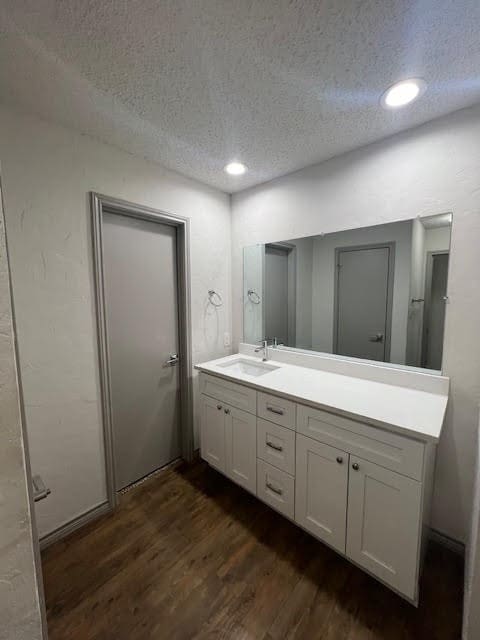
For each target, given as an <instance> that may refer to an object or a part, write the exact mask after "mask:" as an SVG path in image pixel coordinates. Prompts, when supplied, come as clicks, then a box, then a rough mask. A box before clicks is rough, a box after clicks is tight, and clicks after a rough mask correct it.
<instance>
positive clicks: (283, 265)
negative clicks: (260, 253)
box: [265, 244, 289, 344]
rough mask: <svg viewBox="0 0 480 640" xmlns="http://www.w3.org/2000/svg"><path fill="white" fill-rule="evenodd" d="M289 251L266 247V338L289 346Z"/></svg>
mask: <svg viewBox="0 0 480 640" xmlns="http://www.w3.org/2000/svg"><path fill="white" fill-rule="evenodd" d="M288 253H289V252H288V249H283V248H281V247H277V246H270V245H268V244H267V245H266V246H265V337H266V338H277V342H278V343H279V344H288Z"/></svg>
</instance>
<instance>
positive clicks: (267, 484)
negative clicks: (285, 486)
mask: <svg viewBox="0 0 480 640" xmlns="http://www.w3.org/2000/svg"><path fill="white" fill-rule="evenodd" d="M265 484H266V486H267V489H270V491H273V493H276V494H277V496H281V495H282V494H283V491H282V490H281V489H280V488H279V487H276V486H275V485H273V484H271V483H270V482H266V483H265Z"/></svg>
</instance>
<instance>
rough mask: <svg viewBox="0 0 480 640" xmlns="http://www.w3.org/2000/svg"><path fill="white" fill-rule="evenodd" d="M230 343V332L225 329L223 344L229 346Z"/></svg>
mask: <svg viewBox="0 0 480 640" xmlns="http://www.w3.org/2000/svg"><path fill="white" fill-rule="evenodd" d="M231 345H232V341H231V340H230V334H229V333H228V331H225V333H224V334H223V346H224V347H230V346H231Z"/></svg>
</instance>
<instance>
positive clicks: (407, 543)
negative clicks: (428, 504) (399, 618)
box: [347, 456, 421, 600]
mask: <svg viewBox="0 0 480 640" xmlns="http://www.w3.org/2000/svg"><path fill="white" fill-rule="evenodd" d="M420 503H421V484H420V483H419V482H417V481H416V480H412V479H411V478H407V477H405V476H402V475H400V474H399V473H395V472H394V471H389V470H388V469H384V468H383V467H379V466H378V465H376V464H373V463H371V462H366V461H365V460H362V459H360V458H356V457H354V456H351V457H350V479H349V487H348V526H347V556H348V557H349V558H351V559H352V560H353V561H354V562H356V563H357V564H359V565H360V566H362V567H364V568H365V569H367V570H368V571H371V572H372V573H373V574H374V575H375V576H377V577H378V578H380V579H381V580H383V581H384V582H386V583H387V584H389V585H390V586H392V587H393V588H394V589H397V590H398V591H400V592H401V593H403V594H405V595H406V596H407V597H409V598H410V599H412V600H414V599H415V597H416V584H417V575H416V571H417V551H418V544H419V540H420V526H421V522H420Z"/></svg>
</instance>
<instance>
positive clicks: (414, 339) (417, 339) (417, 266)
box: [406, 218, 450, 367]
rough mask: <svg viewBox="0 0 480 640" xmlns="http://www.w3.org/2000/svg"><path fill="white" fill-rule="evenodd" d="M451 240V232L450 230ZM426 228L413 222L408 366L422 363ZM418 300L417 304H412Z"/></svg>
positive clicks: (417, 220)
mask: <svg viewBox="0 0 480 640" xmlns="http://www.w3.org/2000/svg"><path fill="white" fill-rule="evenodd" d="M449 238H450V230H449ZM425 255H426V254H425V227H424V226H423V224H422V223H421V222H420V219H419V218H415V219H414V220H413V225H412V252H411V266H410V274H411V276H410V294H409V305H408V327H407V353H406V364H408V365H411V366H413V367H420V366H421V363H422V333H423V307H424V302H420V300H423V299H424V298H425ZM412 300H417V302H412Z"/></svg>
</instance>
